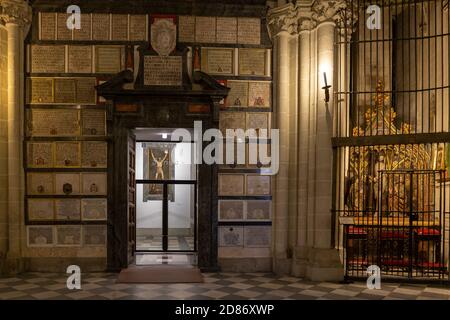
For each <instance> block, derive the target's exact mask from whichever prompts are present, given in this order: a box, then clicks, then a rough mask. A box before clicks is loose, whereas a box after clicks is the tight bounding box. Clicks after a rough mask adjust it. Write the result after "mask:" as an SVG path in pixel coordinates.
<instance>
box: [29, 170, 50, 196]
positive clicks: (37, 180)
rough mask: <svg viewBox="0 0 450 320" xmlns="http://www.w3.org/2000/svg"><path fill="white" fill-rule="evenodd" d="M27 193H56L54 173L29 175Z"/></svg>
mask: <svg viewBox="0 0 450 320" xmlns="http://www.w3.org/2000/svg"><path fill="white" fill-rule="evenodd" d="M27 186H28V188H27V193H28V194H29V195H49V194H53V192H54V177H53V174H52V173H37V172H33V173H28V174H27Z"/></svg>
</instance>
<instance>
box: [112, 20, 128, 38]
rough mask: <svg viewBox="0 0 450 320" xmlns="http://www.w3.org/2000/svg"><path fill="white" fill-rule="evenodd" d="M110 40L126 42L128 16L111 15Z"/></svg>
mask: <svg viewBox="0 0 450 320" xmlns="http://www.w3.org/2000/svg"><path fill="white" fill-rule="evenodd" d="M112 40H114V41H127V40H128V15H127V14H113V15H112Z"/></svg>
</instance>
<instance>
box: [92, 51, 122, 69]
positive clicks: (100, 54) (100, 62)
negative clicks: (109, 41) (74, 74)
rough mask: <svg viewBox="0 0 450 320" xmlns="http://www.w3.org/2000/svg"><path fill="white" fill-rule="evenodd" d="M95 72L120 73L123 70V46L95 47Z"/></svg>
mask: <svg viewBox="0 0 450 320" xmlns="http://www.w3.org/2000/svg"><path fill="white" fill-rule="evenodd" d="M95 61H96V63H95V72H96V73H118V72H120V71H122V47H113V46H101V47H99V46H97V47H95Z"/></svg>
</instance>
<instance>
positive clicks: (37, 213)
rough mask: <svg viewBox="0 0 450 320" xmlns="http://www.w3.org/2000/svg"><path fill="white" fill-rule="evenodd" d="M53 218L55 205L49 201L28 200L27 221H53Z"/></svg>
mask: <svg viewBox="0 0 450 320" xmlns="http://www.w3.org/2000/svg"><path fill="white" fill-rule="evenodd" d="M54 217H55V205H54V202H53V200H51V199H28V219H29V220H30V221H37V220H53V219H54Z"/></svg>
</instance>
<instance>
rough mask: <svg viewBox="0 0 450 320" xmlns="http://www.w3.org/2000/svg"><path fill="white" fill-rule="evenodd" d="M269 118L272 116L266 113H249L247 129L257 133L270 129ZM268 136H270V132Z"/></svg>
mask: <svg viewBox="0 0 450 320" xmlns="http://www.w3.org/2000/svg"><path fill="white" fill-rule="evenodd" d="M269 117H270V114H269V113H266V112H248V113H247V123H246V128H247V129H256V131H257V133H259V131H260V130H261V129H269ZM261 134H262V133H261ZM267 134H268V135H269V132H267Z"/></svg>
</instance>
